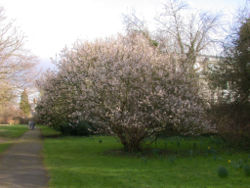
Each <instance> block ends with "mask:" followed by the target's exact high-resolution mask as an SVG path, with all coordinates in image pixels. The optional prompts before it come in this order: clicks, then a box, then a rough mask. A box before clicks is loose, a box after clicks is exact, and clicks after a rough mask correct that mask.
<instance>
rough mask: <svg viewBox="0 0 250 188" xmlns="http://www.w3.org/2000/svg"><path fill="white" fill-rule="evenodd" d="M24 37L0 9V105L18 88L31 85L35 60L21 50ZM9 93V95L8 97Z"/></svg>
mask: <svg viewBox="0 0 250 188" xmlns="http://www.w3.org/2000/svg"><path fill="white" fill-rule="evenodd" d="M23 45H24V37H23V35H22V34H21V33H20V32H19V31H18V30H17V28H16V27H15V26H14V25H13V22H11V21H9V20H7V18H6V17H5V15H4V9H3V8H2V7H0V87H1V90H5V91H8V92H0V104H2V105H3V104H4V102H6V99H7V101H9V100H10V97H15V94H16V92H17V89H18V88H22V87H24V86H27V84H30V83H31V77H32V76H34V74H33V72H34V71H35V70H34V66H35V64H36V58H35V57H34V56H32V55H30V53H29V52H28V51H26V50H24V48H23ZM10 93H11V95H10Z"/></svg>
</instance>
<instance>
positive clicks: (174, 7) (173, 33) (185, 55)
mask: <svg viewBox="0 0 250 188" xmlns="http://www.w3.org/2000/svg"><path fill="white" fill-rule="evenodd" d="M187 8H188V6H187V4H185V3H184V2H183V1H181V0H167V2H166V3H165V4H164V11H163V13H162V14H160V16H159V17H158V18H157V19H156V20H157V22H158V32H157V33H158V34H157V40H158V41H159V44H160V48H161V49H162V50H164V52H166V53H169V54H172V53H177V54H180V55H181V60H182V62H183V68H184V70H185V71H189V72H190V73H192V72H195V66H194V64H195V63H196V60H197V56H198V55H199V54H201V53H202V52H205V51H206V50H208V47H211V45H212V44H214V43H215V42H216V40H215V39H214V36H215V34H216V29H217V28H218V24H219V22H218V15H215V16H214V15H211V14H209V13H207V12H198V11H196V12H195V11H192V12H190V11H188V9H187Z"/></svg>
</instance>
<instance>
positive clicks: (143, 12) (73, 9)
mask: <svg viewBox="0 0 250 188" xmlns="http://www.w3.org/2000/svg"><path fill="white" fill-rule="evenodd" d="M245 1H246V0H187V1H186V2H187V3H188V4H189V5H190V6H191V7H193V8H196V9H203V10H209V11H212V12H214V13H216V12H217V13H225V14H227V16H226V17H225V18H226V19H231V18H230V15H232V14H233V13H234V11H235V10H236V9H237V8H238V7H239V6H243V5H244V3H245ZM162 3H164V0H0V6H3V7H4V9H5V14H6V16H7V17H8V18H10V19H14V20H15V24H16V25H17V26H18V27H19V28H20V29H21V30H22V31H23V33H24V34H25V36H26V48H28V49H30V50H31V51H32V53H34V54H35V55H36V56H38V57H39V58H40V59H41V60H42V61H46V60H48V59H49V58H50V57H54V56H55V54H57V53H59V52H60V50H62V49H63V48H64V47H65V45H70V44H72V43H73V42H74V41H76V40H77V39H82V40H92V39H95V38H100V37H105V36H110V35H115V34H116V33H118V32H122V31H123V25H122V14H123V13H128V12H131V10H132V9H134V10H135V11H136V13H137V14H138V15H139V17H143V18H144V19H145V20H147V21H148V22H149V23H151V22H152V21H153V19H154V17H155V16H156V15H157V13H159V12H160V10H161V8H162Z"/></svg>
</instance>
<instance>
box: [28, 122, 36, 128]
mask: <svg viewBox="0 0 250 188" xmlns="http://www.w3.org/2000/svg"><path fill="white" fill-rule="evenodd" d="M29 127H30V129H32V130H33V129H34V128H35V122H34V121H29Z"/></svg>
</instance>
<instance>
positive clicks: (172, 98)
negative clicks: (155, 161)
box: [37, 34, 206, 151]
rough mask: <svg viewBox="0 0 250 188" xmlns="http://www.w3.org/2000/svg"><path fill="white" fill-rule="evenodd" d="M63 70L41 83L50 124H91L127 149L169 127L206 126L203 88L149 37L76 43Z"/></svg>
mask: <svg viewBox="0 0 250 188" xmlns="http://www.w3.org/2000/svg"><path fill="white" fill-rule="evenodd" d="M57 66H58V72H57V73H48V74H47V75H46V76H45V78H44V80H43V81H40V82H39V83H38V85H39V87H40V89H41V91H42V96H41V100H40V101H39V103H38V106H37V112H38V116H39V117H40V119H43V120H44V122H45V123H47V124H48V125H51V126H55V125H59V124H64V123H66V124H67V125H68V126H76V125H77V123H79V122H81V121H88V122H91V123H93V125H98V127H96V129H97V130H98V131H104V132H106V133H109V134H112V135H116V136H117V137H119V139H120V140H121V143H122V144H123V145H124V148H125V149H126V150H127V151H136V150H139V149H140V144H141V142H142V141H143V140H144V139H145V138H147V137H150V136H155V135H156V134H158V133H159V132H161V131H163V130H166V128H169V127H171V129H174V130H176V131H178V132H179V133H182V134H199V133H200V132H201V129H203V128H205V124H206V121H205V120H204V107H203V104H202V101H201V100H200V98H199V97H198V96H197V93H198V88H197V87H196V85H195V84H193V83H194V82H193V81H192V78H190V77H189V76H188V75H186V73H185V72H183V71H182V69H181V66H180V63H179V61H178V56H177V55H175V54H172V55H169V54H168V55H167V54H164V53H161V52H160V50H158V49H157V47H155V46H153V45H152V44H151V43H150V42H149V40H148V39H147V38H145V37H144V36H143V35H140V34H131V35H128V36H118V37H117V38H115V39H114V38H113V39H107V40H99V41H95V42H92V43H90V42H85V43H83V44H78V45H75V47H74V48H73V49H71V50H65V51H64V52H63V53H62V55H61V59H60V60H59V61H58V64H57Z"/></svg>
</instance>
